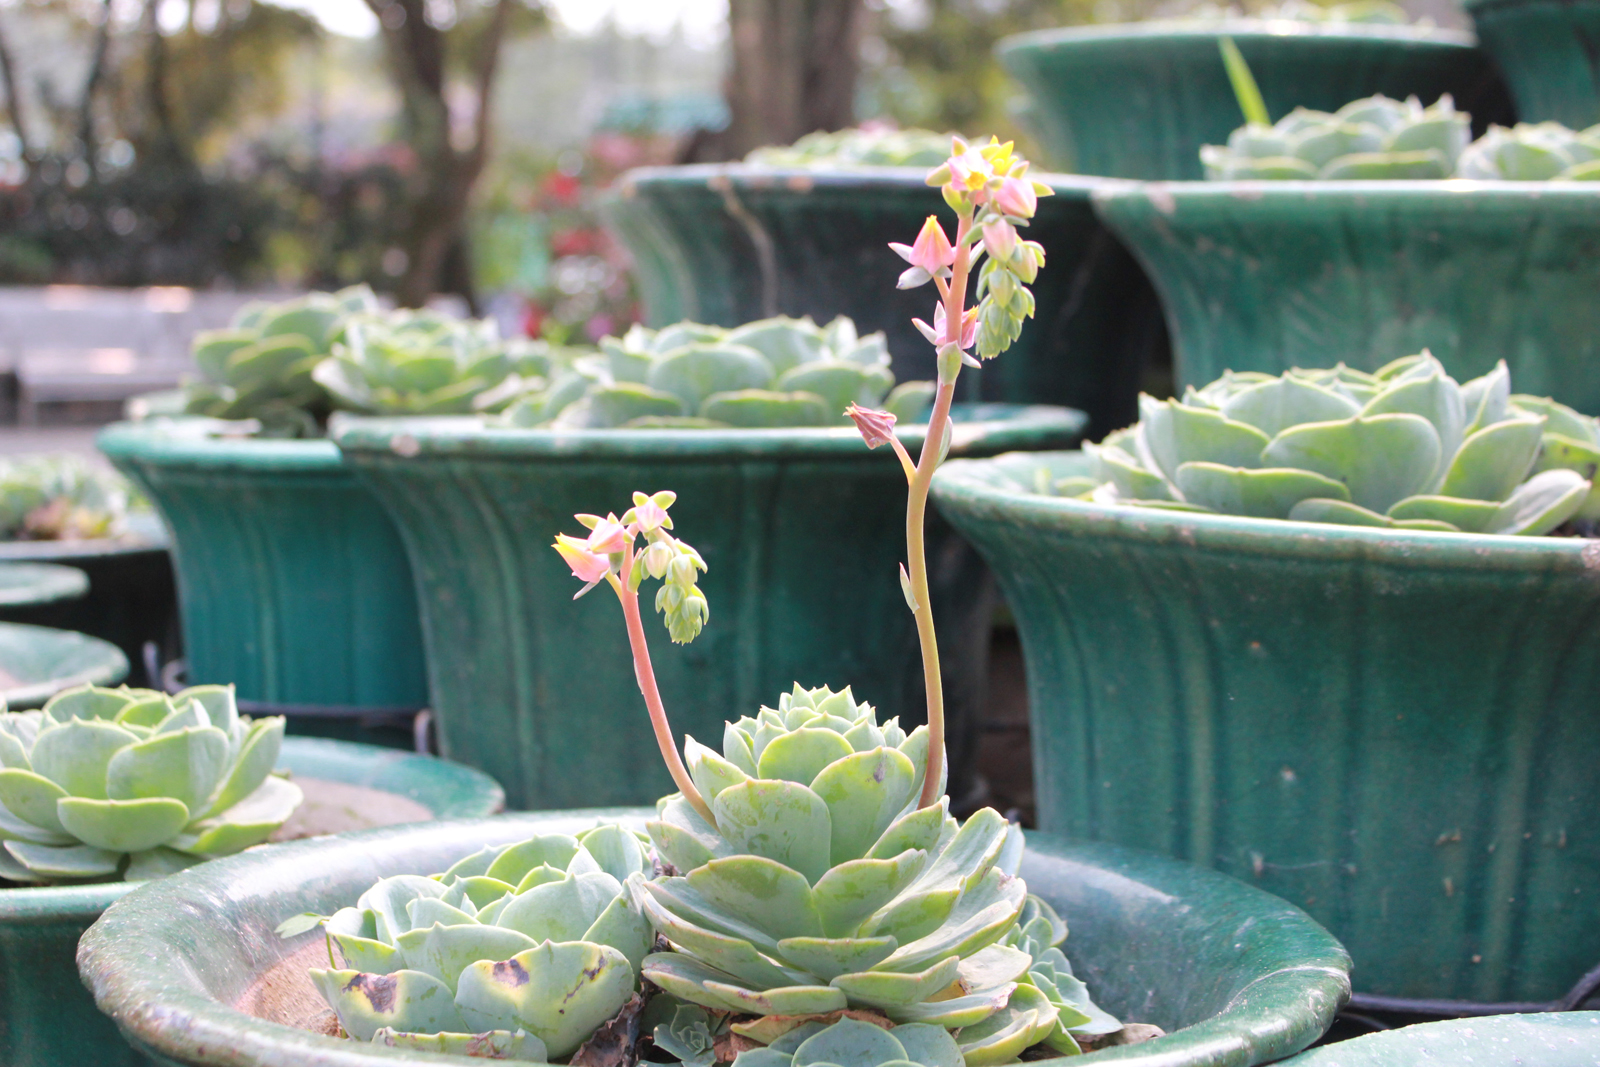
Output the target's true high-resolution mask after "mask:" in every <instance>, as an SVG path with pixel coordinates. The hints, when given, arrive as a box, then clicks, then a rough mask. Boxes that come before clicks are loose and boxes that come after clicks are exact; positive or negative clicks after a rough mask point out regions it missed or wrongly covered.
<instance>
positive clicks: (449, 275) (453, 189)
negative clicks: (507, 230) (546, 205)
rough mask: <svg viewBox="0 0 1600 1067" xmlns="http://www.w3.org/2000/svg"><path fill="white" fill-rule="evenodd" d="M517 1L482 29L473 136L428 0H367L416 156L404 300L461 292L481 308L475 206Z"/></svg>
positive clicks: (401, 287)
mask: <svg viewBox="0 0 1600 1067" xmlns="http://www.w3.org/2000/svg"><path fill="white" fill-rule="evenodd" d="M514 2H515V0H495V3H494V6H493V8H492V9H491V11H490V13H489V19H488V21H487V24H486V25H485V26H484V27H483V29H482V32H481V33H480V34H478V38H477V41H476V44H477V55H476V56H475V61H474V63H473V81H474V97H475V104H476V108H477V111H476V115H475V116H474V120H473V125H472V129H471V132H470V140H468V141H467V143H466V144H462V143H461V141H462V140H463V139H464V138H463V137H462V136H461V135H460V134H456V133H455V132H454V131H453V130H452V127H451V122H450V107H449V104H448V102H447V100H446V98H445V90H446V77H445V54H446V40H445V33H444V31H442V30H440V29H438V28H437V27H435V26H433V25H432V24H430V23H429V22H428V20H427V18H426V14H425V12H426V4H425V0H367V5H368V6H369V7H371V8H372V11H373V13H374V14H376V15H377V16H378V21H379V23H380V25H381V26H382V27H383V31H382V32H383V42H384V46H385V51H386V53H387V58H388V62H389V66H390V68H391V70H392V71H393V73H394V77H395V79H396V82H397V84H398V86H399V88H400V93H401V99H402V101H403V109H404V117H405V126H406V141H407V143H408V144H409V145H410V147H411V149H412V151H413V153H414V154H415V156H416V167H417V172H416V174H415V175H414V176H413V178H412V195H411V196H410V198H409V200H410V203H409V207H410V218H409V219H408V220H407V222H406V225H405V227H404V230H403V238H402V242H403V243H402V248H403V250H404V252H405V254H406V267H405V270H404V272H403V273H402V274H401V276H400V279H399V282H398V283H397V285H396V287H395V299H396V300H397V301H398V302H399V303H400V304H401V306H403V307H420V306H422V305H423V304H424V303H426V302H427V300H428V297H430V296H432V295H433V294H434V293H435V292H438V291H441V290H443V289H445V288H447V287H448V288H449V289H450V290H451V291H455V292H459V293H460V294H461V295H462V296H463V297H465V298H466V300H467V303H468V305H469V306H471V307H472V308H473V310H474V312H476V310H477V306H476V305H477V301H476V294H475V293H474V292H473V287H472V282H471V276H470V273H469V272H467V271H466V270H464V269H462V265H463V264H465V263H466V262H467V261H468V256H467V248H466V242H467V238H466V218H467V205H468V202H469V200H470V198H471V196H472V188H473V186H474V185H475V184H476V183H477V180H478V177H479V176H480V175H481V174H482V173H483V167H484V164H485V163H486V162H487V160H488V156H489V141H490V132H491V126H492V123H491V120H492V118H493V107H494V85H495V78H496V75H497V74H498V72H499V65H500V46H501V43H502V42H503V40H504V38H505V35H506V34H505V31H506V23H507V20H508V19H509V17H510V14H511V6H512V4H513V3H514Z"/></svg>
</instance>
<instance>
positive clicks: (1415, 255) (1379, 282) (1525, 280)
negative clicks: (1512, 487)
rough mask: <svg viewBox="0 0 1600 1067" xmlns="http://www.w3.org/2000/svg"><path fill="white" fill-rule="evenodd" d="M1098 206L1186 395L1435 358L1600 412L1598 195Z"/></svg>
mask: <svg viewBox="0 0 1600 1067" xmlns="http://www.w3.org/2000/svg"><path fill="white" fill-rule="evenodd" d="M1095 206H1096V208H1097V209H1098V210H1099V211H1100V213H1101V214H1102V215H1103V216H1104V217H1105V219H1106V221H1107V222H1108V223H1109V224H1110V225H1111V226H1112V228H1113V229H1115V230H1116V231H1117V232H1118V233H1119V234H1120V235H1121V236H1122V237H1123V239H1124V240H1126V241H1127V242H1128V243H1129V245H1130V246H1131V247H1132V248H1133V249H1134V251H1135V252H1136V253H1137V255H1138V256H1139V258H1140V259H1141V260H1142V261H1143V263H1144V264H1145V267H1146V268H1147V269H1148V270H1149V272H1150V276H1151V277H1152V278H1153V279H1154V280H1155V284H1156V288H1157V289H1158V290H1159V291H1160V293H1161V299H1162V303H1163V305H1164V306H1165V307H1166V311H1167V319H1168V323H1169V325H1170V326H1171V329H1172V334H1173V342H1174V351H1173V362H1174V370H1175V371H1176V375H1177V380H1178V387H1179V389H1180V390H1181V389H1182V387H1183V386H1184V385H1194V386H1196V387H1198V386H1201V385H1204V384H1205V383H1206V382H1209V381H1213V380H1215V379H1216V378H1218V377H1221V375H1222V372H1223V371H1224V370H1236V371H1245V370H1252V371H1265V372H1267V373H1269V374H1279V373H1282V372H1283V371H1285V370H1288V369H1289V368H1291V367H1331V366H1333V364H1335V363H1337V362H1339V361H1341V360H1342V361H1344V362H1345V363H1347V364H1349V365H1350V366H1352V367H1357V368H1359V369H1362V370H1376V369H1377V368H1378V367H1381V366H1383V365H1384V364H1386V363H1388V362H1389V361H1391V360H1393V359H1397V358H1399V357H1400V356H1406V355H1411V354H1413V353H1415V352H1418V351H1421V350H1422V349H1423V348H1428V349H1431V350H1432V351H1433V354H1434V355H1436V356H1438V357H1439V359H1440V360H1441V361H1442V362H1443V363H1444V365H1445V368H1446V369H1447V370H1448V371H1449V372H1450V374H1451V376H1453V377H1455V378H1457V379H1458V380H1461V381H1466V380H1467V379H1469V378H1475V377H1477V376H1478V375H1481V374H1484V373H1487V372H1488V371H1490V370H1492V369H1493V368H1494V365H1495V363H1496V362H1497V361H1499V360H1501V359H1504V360H1505V361H1506V363H1507V364H1508V365H1509V367H1510V370H1511V375H1512V378H1513V380H1514V381H1515V382H1516V383H1517V388H1518V389H1519V390H1521V391H1523V392H1527V393H1531V394H1533V395H1536V396H1553V397H1555V398H1556V399H1558V400H1560V401H1561V402H1562V403H1564V404H1568V405H1570V406H1572V407H1575V408H1577V409H1579V410H1580V411H1584V412H1587V413H1589V414H1596V413H1600V375H1596V374H1595V373H1594V370H1593V368H1594V365H1595V363H1596V361H1597V360H1600V300H1596V299H1595V293H1596V292H1600V185H1596V184H1595V183H1592V182H1468V181H1447V182H1434V181H1389V182H1363V181H1350V182H1194V183H1182V184H1176V183H1175V184H1150V185H1147V186H1142V187H1137V188H1133V189H1129V190H1127V191H1108V192H1106V193H1105V194H1103V195H1101V196H1099V197H1097V199H1096V204H1095Z"/></svg>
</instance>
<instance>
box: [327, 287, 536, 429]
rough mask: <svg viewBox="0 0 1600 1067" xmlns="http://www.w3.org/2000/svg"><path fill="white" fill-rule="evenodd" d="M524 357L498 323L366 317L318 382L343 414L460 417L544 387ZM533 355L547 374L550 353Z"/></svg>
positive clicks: (348, 328)
mask: <svg viewBox="0 0 1600 1067" xmlns="http://www.w3.org/2000/svg"><path fill="white" fill-rule="evenodd" d="M518 355H519V349H518V348H517V347H516V346H513V345H511V344H508V343H507V342H505V341H502V340H501V338H500V330H499V327H498V326H496V324H495V322H494V320H493V319H481V320H463V319H456V318H451V317H449V316H446V315H441V314H439V313H438V312H435V311H428V310H422V311H392V312H387V313H384V314H363V315H356V316H353V317H351V318H350V319H349V320H348V321H347V322H346V324H345V327H344V335H343V338H342V339H341V340H340V341H339V342H338V343H336V344H334V345H333V350H332V354H331V355H330V356H329V357H328V358H327V359H325V360H323V361H322V362H320V363H318V364H317V367H316V369H315V371H314V372H313V374H312V377H313V378H314V379H315V380H316V381H317V383H318V384H319V385H321V386H322V387H323V388H324V389H326V390H327V391H328V394H329V396H330V397H332V399H333V404H334V406H335V407H337V408H339V409H341V410H344V411H355V412H362V413H366V414H374V415H461V414H469V413H471V412H474V411H482V410H491V409H493V408H495V407H496V406H500V405H504V404H506V403H509V402H510V401H511V400H512V399H513V397H514V396H515V395H516V394H517V393H518V392H519V391H522V390H524V389H533V388H537V387H539V386H541V385H542V384H543V383H544V378H543V377H542V376H541V375H540V374H538V373H530V368H526V367H524V366H523V365H522V364H523V362H526V361H519V359H518ZM532 355H533V356H534V359H535V361H536V362H537V365H536V366H534V367H532V368H531V370H532V371H534V372H538V371H541V370H542V371H543V372H544V373H548V367H549V363H550V360H549V358H548V351H547V350H541V351H539V352H536V353H532ZM524 374H527V375H528V377H526V378H525V377H523V375H524ZM513 375H515V376H516V380H515V381H512V382H510V383H509V385H510V388H509V389H508V388H505V386H506V385H507V382H508V379H509V378H511V377H512V376H513Z"/></svg>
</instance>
